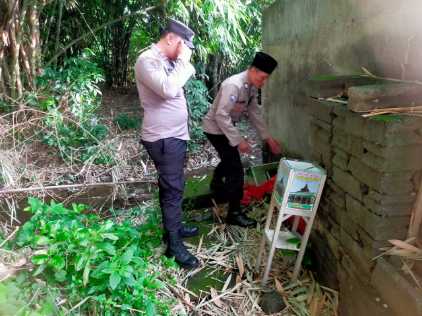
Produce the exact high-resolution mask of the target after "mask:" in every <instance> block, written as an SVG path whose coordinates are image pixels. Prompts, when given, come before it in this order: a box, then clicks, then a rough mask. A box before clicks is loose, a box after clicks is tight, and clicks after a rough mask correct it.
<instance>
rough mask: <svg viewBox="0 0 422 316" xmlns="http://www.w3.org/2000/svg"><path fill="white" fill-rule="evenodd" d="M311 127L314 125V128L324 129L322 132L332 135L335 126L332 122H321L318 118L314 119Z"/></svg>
mask: <svg viewBox="0 0 422 316" xmlns="http://www.w3.org/2000/svg"><path fill="white" fill-rule="evenodd" d="M311 125H314V126H316V127H318V128H320V129H322V130H324V131H326V132H328V133H330V134H331V132H332V128H333V125H332V124H331V122H325V121H322V120H319V119H317V118H314V119H313V120H312V121H311Z"/></svg>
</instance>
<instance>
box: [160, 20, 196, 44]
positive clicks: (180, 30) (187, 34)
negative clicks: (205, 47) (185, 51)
mask: <svg viewBox="0 0 422 316" xmlns="http://www.w3.org/2000/svg"><path fill="white" fill-rule="evenodd" d="M164 31H166V32H171V33H174V34H177V35H179V36H180V37H181V38H182V39H183V41H184V42H185V44H186V46H187V47H189V48H191V49H193V48H195V47H194V46H193V43H192V39H193V36H194V35H195V33H194V31H192V30H191V29H190V28H189V27H188V26H187V25H185V24H183V23H182V22H179V21H177V20H174V19H169V21H168V23H167V26H166V28H165V29H164Z"/></svg>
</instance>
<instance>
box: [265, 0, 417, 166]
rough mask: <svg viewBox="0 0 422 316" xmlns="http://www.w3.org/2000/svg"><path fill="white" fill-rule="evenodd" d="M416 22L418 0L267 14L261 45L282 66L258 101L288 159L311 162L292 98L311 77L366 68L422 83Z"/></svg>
mask: <svg viewBox="0 0 422 316" xmlns="http://www.w3.org/2000/svg"><path fill="white" fill-rule="evenodd" d="M421 17H422V1H420V0H279V1H277V2H275V3H274V4H273V5H272V6H271V7H270V8H268V9H267V10H266V11H265V12H264V21H263V47H264V50H265V51H267V52H269V53H270V54H272V55H273V56H274V57H275V58H276V59H277V60H278V61H279V65H280V66H279V67H278V69H277V70H276V71H275V72H274V73H273V75H272V76H271V79H270V80H269V82H268V85H267V87H266V88H265V91H264V98H263V99H264V104H265V107H266V111H267V117H268V119H267V120H268V123H269V126H270V129H271V132H272V133H273V134H274V135H275V136H276V137H277V138H278V139H280V140H281V141H282V142H283V144H284V147H285V149H286V151H287V153H288V154H289V155H290V156H297V157H304V158H309V157H310V150H309V139H308V135H309V131H310V130H309V128H310V125H309V116H308V115H307V114H306V113H305V112H304V111H303V110H304V107H303V106H304V105H303V104H300V103H298V102H297V101H296V100H295V95H296V92H297V91H298V90H300V89H302V88H303V86H304V85H305V80H306V79H307V78H309V77H310V76H313V75H317V74H347V75H350V74H356V73H362V71H361V67H365V68H367V69H369V70H370V71H371V72H373V73H375V74H377V75H384V76H391V77H395V78H406V79H422V58H420V56H422V18H421ZM292 122H294V124H293V126H292Z"/></svg>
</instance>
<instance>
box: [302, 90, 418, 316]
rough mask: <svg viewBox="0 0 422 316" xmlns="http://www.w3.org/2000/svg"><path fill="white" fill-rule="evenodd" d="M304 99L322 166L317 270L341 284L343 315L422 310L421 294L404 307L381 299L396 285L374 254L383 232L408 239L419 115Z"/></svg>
mask: <svg viewBox="0 0 422 316" xmlns="http://www.w3.org/2000/svg"><path fill="white" fill-rule="evenodd" d="M302 103H304V104H305V105H307V106H308V108H309V109H310V118H311V120H310V126H311V133H310V148H311V156H312V159H313V160H315V161H318V162H319V163H320V164H321V165H323V166H324V167H325V169H326V170H327V173H328V178H327V184H326V188H325V190H324V194H323V198H322V200H321V202H320V207H319V210H318V212H319V213H318V215H317V219H316V222H315V227H314V233H313V236H312V240H313V249H314V253H315V254H316V258H317V260H316V262H317V263H318V272H319V276H320V277H321V278H322V279H323V280H324V281H325V282H326V283H327V284H328V285H330V286H332V287H335V288H339V289H340V295H341V308H342V314H341V315H358V314H359V313H360V314H362V315H366V314H365V311H366V313H367V312H368V311H371V312H372V314H373V313H375V315H418V313H422V309H421V306H419V305H415V304H421V303H422V301H420V300H419V301H415V302H413V305H412V304H405V306H406V308H407V312H406V313H405V314H397V313H396V310H395V308H397V306H391V305H392V302H390V301H388V302H386V301H383V300H381V297H383V296H386V299H389V298H391V297H388V295H385V294H386V293H391V292H395V288H394V287H396V286H397V284H396V283H395V282H393V281H391V282H390V284H389V283H388V282H387V281H386V279H388V277H389V276H384V277H381V276H380V275H381V274H382V271H384V270H385V269H381V268H377V269H375V267H376V265H377V264H378V261H376V260H372V259H373V258H374V257H375V256H376V255H378V254H379V253H380V248H381V247H384V246H387V245H388V242H387V241H388V240H389V239H401V240H403V239H405V238H406V235H407V230H408V225H409V221H410V212H411V209H412V206H413V203H414V200H415V195H416V192H417V190H418V188H419V184H420V181H421V176H422V146H421V145H422V133H421V132H422V119H421V118H405V119H403V120H402V121H400V122H380V121H374V120H370V119H366V118H363V117H361V115H359V114H357V113H353V112H350V111H349V110H347V107H346V106H345V105H343V104H339V103H333V102H327V101H317V100H315V99H312V98H307V97H303V98H302ZM383 264H384V265H383V267H384V266H385V263H383ZM374 269H375V271H376V273H375V274H374ZM380 269H381V270H380ZM386 269H388V268H386ZM395 273H396V274H397V275H398V273H397V272H395ZM386 284H387V285H390V288H389V289H387V290H385V287H386ZM393 284H394V285H393ZM378 289H384V293H380V292H379V290H378ZM382 294H384V295H382ZM407 297H408V296H407ZM377 298H379V299H377ZM396 303H397V302H396ZM393 305H394V304H393ZM400 308H401V307H400ZM368 315H369V314H368Z"/></svg>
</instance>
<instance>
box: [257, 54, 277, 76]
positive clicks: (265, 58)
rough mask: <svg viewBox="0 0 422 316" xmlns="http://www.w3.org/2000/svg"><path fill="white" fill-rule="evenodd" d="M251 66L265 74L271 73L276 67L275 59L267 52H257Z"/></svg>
mask: <svg viewBox="0 0 422 316" xmlns="http://www.w3.org/2000/svg"><path fill="white" fill-rule="evenodd" d="M251 66H254V67H256V68H258V69H259V70H261V71H263V72H266V73H267V74H271V73H272V72H273V70H274V69H275V68H276V67H277V61H276V60H275V59H274V58H272V57H271V56H270V55H268V54H265V53H263V52H257V53H256V54H255V58H254V59H253V61H252V64H251Z"/></svg>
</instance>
